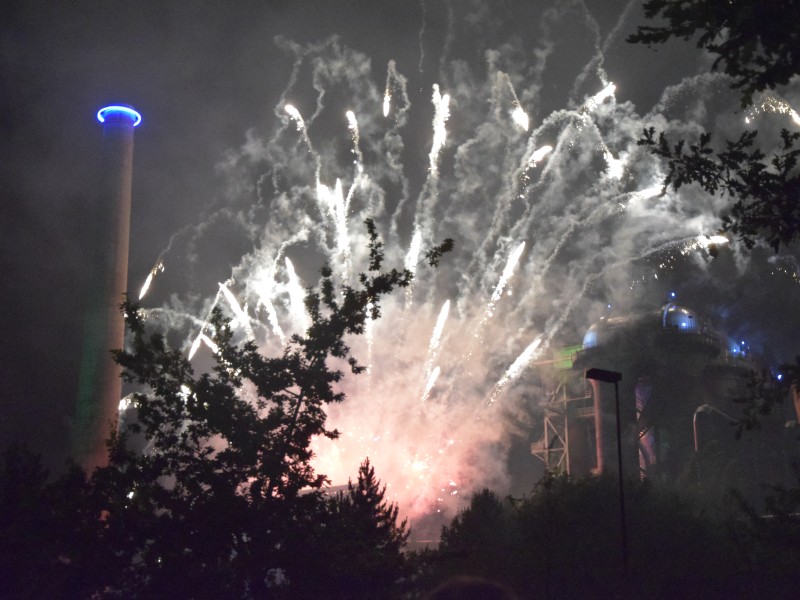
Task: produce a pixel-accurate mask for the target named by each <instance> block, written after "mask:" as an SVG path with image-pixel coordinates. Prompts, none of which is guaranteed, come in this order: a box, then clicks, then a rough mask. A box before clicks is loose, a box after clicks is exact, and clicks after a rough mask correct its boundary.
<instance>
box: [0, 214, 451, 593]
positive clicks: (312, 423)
mask: <svg viewBox="0 0 800 600" xmlns="http://www.w3.org/2000/svg"><path fill="white" fill-rule="evenodd" d="M367 229H368V231H369V238H370V241H369V268H368V271H367V272H366V273H362V274H361V275H360V276H359V277H358V286H355V287H351V286H347V285H342V286H337V285H336V284H335V283H334V279H333V274H332V270H331V269H330V268H329V267H324V268H323V269H322V278H321V281H320V285H319V288H318V290H317V291H313V290H312V291H309V293H308V295H307V297H306V308H307V310H308V314H309V317H310V322H311V324H310V326H309V328H308V330H307V331H306V333H305V334H304V335H295V336H293V337H292V338H291V341H290V343H289V344H288V345H287V347H286V348H285V349H284V351H283V353H282V354H280V355H278V356H274V357H267V356H264V355H262V354H261V353H260V352H259V351H258V348H257V346H256V344H255V343H254V342H244V343H242V344H240V345H237V344H236V343H235V341H234V334H233V331H232V329H231V326H230V323H229V321H228V320H226V319H225V317H224V316H223V314H222V312H221V311H220V310H215V311H213V313H212V315H211V318H210V320H209V325H210V328H211V329H212V330H213V339H214V343H215V344H216V345H217V351H216V353H215V356H214V358H215V361H216V364H215V366H214V367H213V369H212V370H211V371H210V372H207V373H202V374H196V373H195V372H194V370H193V368H192V366H191V364H190V363H189V362H188V360H187V359H186V358H185V357H184V355H183V353H182V352H180V351H179V350H174V349H170V348H169V347H168V345H167V342H166V340H165V338H164V336H162V335H161V334H158V333H150V332H148V328H147V326H146V323H145V318H144V316H143V314H142V312H141V311H140V310H139V309H138V307H137V306H136V305H134V304H133V303H131V302H125V303H124V304H123V307H122V308H123V311H124V314H125V316H126V321H127V325H128V328H129V330H130V333H131V336H130V348H131V349H130V351H124V350H117V351H115V352H114V355H115V359H116V360H117V362H118V363H119V364H120V365H121V366H122V367H123V377H124V379H125V380H126V381H127V382H129V383H131V384H134V385H135V386H137V388H138V389H139V390H140V391H138V392H136V393H134V394H133V395H132V402H131V409H130V410H132V411H135V414H136V418H135V420H134V421H133V422H132V423H131V424H130V425H128V426H127V427H126V428H124V429H123V430H121V431H115V432H113V433H112V435H111V437H110V439H109V442H108V447H109V463H108V465H107V466H105V467H102V468H98V469H96V470H95V471H94V472H93V473H92V474H91V476H90V478H89V479H88V480H87V479H86V478H85V475H84V474H83V473H81V472H79V471H74V470H73V471H71V472H70V474H69V475H68V476H66V477H64V478H61V479H58V480H57V481H55V482H54V483H52V484H46V483H45V482H44V481H45V479H46V474H44V473H42V472H41V471H40V470H37V469H38V467H37V466H36V465H37V463H35V461H32V460H29V459H28V458H27V457H25V456H18V457H16V458H15V457H14V456H12V457H11V458H12V459H13V460H10V462H9V463H8V464H10V465H11V467H10V468H11V471H8V472H6V474H5V476H6V479H7V480H13V485H10V486H9V489H13V490H16V493H17V496H12V495H10V494H6V495H3V496H0V500H2V502H3V508H5V511H4V515H8V518H9V519H10V520H9V521H8V522H7V523H6V522H3V523H4V533H8V534H9V536H11V537H9V539H16V540H18V541H19V542H20V543H28V542H25V537H24V535H23V530H24V533H30V534H31V536H32V539H33V540H37V541H36V543H39V544H40V547H41V548H42V552H41V556H42V559H41V560H39V561H38V562H37V559H36V556H35V552H34V551H33V550H32V549H25V548H21V547H19V548H18V547H16V546H13V545H9V546H8V547H9V548H15V551H16V552H18V553H22V552H24V553H26V554H29V555H30V556H29V557H26V558H25V559H24V563H25V564H26V565H28V566H29V568H28V569H27V570H21V571H20V573H21V576H22V577H23V578H30V577H33V576H34V574H35V573H45V572H60V571H63V572H64V573H63V576H61V579H54V580H53V581H54V582H59V581H62V582H63V581H66V580H70V579H71V580H75V581H74V582H73V583H72V584H70V585H65V586H64V587H63V588H62V589H65V590H67V589H68V590H74V593H69V594H68V595H70V596H74V597H125V598H165V597H169V598H300V599H302V598H316V597H320V594H327V595H329V593H328V592H327V591H323V592H321V591H320V590H321V587H320V586H327V584H328V583H329V582H339V583H338V585H339V588H338V589H339V590H340V591H341V592H342V594H341V595H339V596H338V597H342V598H345V597H349V596H348V595H347V594H348V593H351V592H350V591H348V590H346V585H345V583H344V582H351V583H352V582H354V581H358V577H359V576H360V575H361V574H364V576H365V579H364V580H363V581H362V584H363V585H364V586H366V587H367V589H370V590H379V592H378V595H379V596H381V597H390V596H391V590H392V586H393V584H394V582H395V581H396V580H397V579H398V578H400V577H401V576H402V574H403V566H404V565H403V559H402V554H401V550H402V548H403V545H404V544H405V541H406V537H407V535H408V533H407V531H406V524H405V523H400V524H398V523H397V522H396V521H397V507H395V506H392V505H390V504H387V503H386V502H385V501H384V491H385V490H384V489H383V488H381V487H380V485H379V482H378V480H377V478H376V476H375V473H374V470H373V469H372V467H371V466H370V465H369V464H368V463H365V464H363V465H362V468H361V470H360V471H359V478H358V482H357V483H356V484H351V486H350V488H349V491H348V493H347V494H345V495H342V496H340V497H334V498H331V497H329V496H326V495H325V494H324V493H323V492H322V490H321V488H322V486H323V485H324V484H325V483H327V479H326V477H325V476H324V475H322V474H318V473H316V472H315V471H314V469H313V467H312V465H311V461H312V458H313V453H312V451H311V448H310V443H311V441H312V439H313V438H314V437H315V436H327V437H329V438H336V437H337V436H338V432H337V431H335V430H332V429H329V428H328V427H327V426H326V413H325V408H326V406H327V405H329V404H331V403H335V402H341V401H343V400H344V394H343V393H342V392H341V391H340V390H339V388H338V386H337V384H338V383H339V382H340V381H341V380H342V378H343V377H344V376H345V373H344V371H343V370H341V369H339V368H336V366H337V365H342V366H344V365H347V367H346V368H347V369H349V371H350V372H352V373H360V372H361V371H362V370H363V367H362V366H361V365H359V364H358V362H357V360H356V359H355V357H353V356H352V353H351V351H350V348H349V346H348V345H347V338H348V336H352V335H359V334H361V333H363V331H364V327H365V323H366V319H367V317H368V316H369V317H370V318H372V319H375V318H377V317H378V316H379V315H380V301H381V297H382V296H384V295H385V294H388V293H390V292H391V291H392V290H394V289H395V288H397V287H404V286H406V285H408V284H409V282H410V281H411V273H410V272H409V271H407V270H396V269H392V270H384V269H383V260H384V252H383V245H382V243H381V242H380V240H379V239H378V235H377V232H376V228H375V226H374V224H373V223H372V222H367ZM450 246H452V243H451V242H449V241H448V242H446V243H445V245H443V246H440V247H438V248H434V249H432V250H431V251H429V253H428V254H429V255H430V256H431V257H433V262H435V261H436V260H438V258H440V257H441V255H442V254H443V253H444V252H446V251H447V249H448V248H449V247H450ZM137 445H138V446H139V449H137V448H136V446H137ZM141 447H144V449H143V450H142V449H141ZM12 467H13V468H12ZM15 473H21V475H19V476H18V477H16V478H15V475H14V474H15ZM25 482H27V483H25ZM23 483H25V484H24V485H23ZM29 497H30V498H32V499H31V500H29V499H28V498H29ZM51 498H52V499H53V500H55V499H58V501H59V503H60V504H54V503H53V502H52V501H51ZM37 503H38V504H37ZM25 507H31V508H30V510H31V511H32V513H33V515H34V516H31V517H28V516H27V515H26V512H25V510H26V509H25ZM48 531H50V532H52V533H53V536H52V540H48V541H47V543H44V544H43V543H42V540H43V539H44V538H46V534H47V532H48ZM29 550H30V551H29ZM45 562H46V563H47V564H43V563H45ZM40 563H42V564H40ZM54 585H55V583H54ZM326 589H327V588H326ZM370 594H371V592H370ZM59 595H60V594H59V593H58V592H56V593H49V591H48V590H45V593H41V594H32V597H56V596H59ZM23 597H24V596H23Z"/></svg>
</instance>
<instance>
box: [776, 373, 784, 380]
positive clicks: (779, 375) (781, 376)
mask: <svg viewBox="0 0 800 600" xmlns="http://www.w3.org/2000/svg"><path fill="white" fill-rule="evenodd" d="M777 380H778V381H783V373H778V376H777Z"/></svg>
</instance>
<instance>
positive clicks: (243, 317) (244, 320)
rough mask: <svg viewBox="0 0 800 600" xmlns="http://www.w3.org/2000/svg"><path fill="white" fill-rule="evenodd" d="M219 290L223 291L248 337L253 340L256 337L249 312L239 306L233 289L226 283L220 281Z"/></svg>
mask: <svg viewBox="0 0 800 600" xmlns="http://www.w3.org/2000/svg"><path fill="white" fill-rule="evenodd" d="M219 291H220V292H222V296H223V297H224V298H225V300H227V301H228V305H229V306H230V309H231V311H232V312H233V314H234V315H236V320H237V321H238V323H239V324H240V325H241V326H242V328H243V329H244V330H245V332H246V333H247V337H248V338H249V339H251V340H252V339H255V334H254V333H253V328H252V327H251V325H250V317H248V316H247V312H246V311H245V310H244V309H242V307H241V306H239V302H238V301H237V300H236V298H235V297H234V295H233V293H232V292H231V290H230V289H229V288H228V286H227V285H226V284H224V283H220V284H219Z"/></svg>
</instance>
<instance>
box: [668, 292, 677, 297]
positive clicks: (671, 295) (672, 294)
mask: <svg viewBox="0 0 800 600" xmlns="http://www.w3.org/2000/svg"><path fill="white" fill-rule="evenodd" d="M675 296H677V294H676V293H675V292H670V293H669V297H670V298H675Z"/></svg>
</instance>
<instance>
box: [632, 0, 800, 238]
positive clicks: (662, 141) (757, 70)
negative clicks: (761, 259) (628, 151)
mask: <svg viewBox="0 0 800 600" xmlns="http://www.w3.org/2000/svg"><path fill="white" fill-rule="evenodd" d="M644 10H645V16H646V18H648V19H651V20H653V21H655V22H656V23H657V24H655V25H643V26H640V27H639V28H638V31H637V33H635V34H633V35H631V36H629V37H628V40H627V41H628V42H631V43H644V44H648V45H649V44H661V43H664V42H667V41H668V40H670V39H672V38H680V39H684V40H690V39H692V38H694V37H697V46H698V48H702V49H704V50H707V51H708V52H710V53H711V54H713V55H716V60H715V61H714V64H713V67H712V68H713V69H717V68H720V67H721V68H722V70H723V72H724V73H725V74H726V75H728V76H729V77H730V81H731V84H730V86H731V88H732V89H734V90H740V91H741V106H742V108H748V107H750V106H752V105H753V103H754V94H755V93H757V92H764V91H772V90H774V89H775V88H776V87H778V86H780V85H784V84H786V83H788V82H789V80H790V79H791V78H792V77H793V76H795V75H797V74H798V73H800V33H798V30H797V28H796V27H795V23H796V22H797V19H798V18H800V2H798V1H797V0H775V1H772V2H762V1H761V0H738V1H737V2H729V1H727V0H647V2H645V4H644ZM658 18H662V19H663V20H664V21H666V23H664V21H662V22H658V21H656V19H658ZM798 137H800V136H799V135H798V134H797V133H790V132H788V131H787V130H783V131H782V132H781V140H780V143H779V149H778V150H777V151H770V154H769V155H768V154H767V153H765V152H764V151H762V150H761V149H759V148H758V147H757V146H756V141H757V132H756V131H746V132H744V133H742V134H741V135H740V136H739V138H738V139H736V140H733V141H726V142H725V143H724V144H723V146H722V147H721V148H720V147H714V145H713V144H712V137H711V134H709V133H705V132H701V133H700V134H699V136H698V141H697V142H689V143H687V142H686V140H683V139H680V140H670V139H669V137H668V136H667V135H666V134H665V133H664V132H659V133H658V135H656V132H655V129H654V128H648V129H645V131H644V135H643V137H642V138H641V139H640V140H639V144H640V145H643V146H647V147H648V148H650V150H651V152H652V153H653V154H655V155H656V156H659V157H661V158H663V159H665V160H666V163H667V176H666V178H665V180H664V187H663V190H662V194H663V193H666V191H667V189H668V188H669V187H670V186H672V188H673V189H674V190H678V189H679V188H680V187H682V186H684V185H686V184H690V183H697V184H699V185H700V187H701V188H702V189H703V190H705V191H706V192H708V193H710V194H721V195H722V194H725V195H727V196H728V197H729V198H730V199H731V201H732V203H731V206H730V209H729V210H728V211H727V212H726V214H725V215H723V223H722V230H723V231H726V232H731V233H733V234H734V235H736V236H738V237H739V239H741V240H742V242H744V244H745V245H746V246H747V247H748V248H752V247H753V246H754V245H755V244H756V243H758V242H759V241H762V240H763V241H765V242H766V243H767V244H768V245H769V246H771V247H772V248H773V249H774V250H775V251H776V252H777V251H778V250H779V249H780V247H781V246H789V245H791V244H793V243H794V242H796V241H797V239H798V237H800V202H799V201H798V192H799V191H800V179H798V173H797V160H798V156H799V155H800V150H799V149H797V148H796V147H795V146H796V142H797V140H798Z"/></svg>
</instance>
